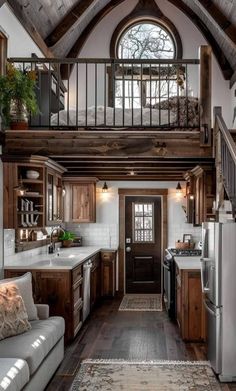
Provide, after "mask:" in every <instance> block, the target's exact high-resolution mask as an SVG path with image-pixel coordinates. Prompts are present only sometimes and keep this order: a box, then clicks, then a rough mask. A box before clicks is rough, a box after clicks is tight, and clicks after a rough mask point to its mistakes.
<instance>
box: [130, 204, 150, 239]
mask: <svg viewBox="0 0 236 391" xmlns="http://www.w3.org/2000/svg"><path fill="white" fill-rule="evenodd" d="M132 215H133V216H132V220H133V243H154V204H153V203H148V202H145V203H141V202H133V207H132Z"/></svg>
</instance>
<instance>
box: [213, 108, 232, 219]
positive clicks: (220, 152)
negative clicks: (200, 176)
mask: <svg viewBox="0 0 236 391" xmlns="http://www.w3.org/2000/svg"><path fill="white" fill-rule="evenodd" d="M214 118H215V125H214V142H215V145H214V151H215V160H216V194H217V196H216V210H218V209H219V207H220V206H221V204H222V201H223V199H224V189H225V191H226V193H227V196H228V198H229V200H230V201H231V204H232V213H233V216H234V217H235V216H236V145H235V141H234V140H233V137H232V136H231V134H230V131H229V129H228V128H227V126H226V124H225V122H224V119H223V117H222V108H221V107H215V108H214Z"/></svg>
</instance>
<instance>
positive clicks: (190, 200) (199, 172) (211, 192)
mask: <svg viewBox="0 0 236 391" xmlns="http://www.w3.org/2000/svg"><path fill="white" fill-rule="evenodd" d="M185 180H186V202H187V222H188V223H192V224H194V225H201V224H202V223H203V222H204V221H211V220H214V219H215V213H214V212H213V203H214V200H215V197H216V195H215V191H216V190H215V187H216V184H215V170H214V168H213V167H209V168H205V167H204V168H202V167H200V166H196V167H195V168H194V169H192V170H191V171H188V172H187V173H186V174H185Z"/></svg>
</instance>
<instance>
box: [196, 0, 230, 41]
mask: <svg viewBox="0 0 236 391" xmlns="http://www.w3.org/2000/svg"><path fill="white" fill-rule="evenodd" d="M198 1H199V3H200V4H201V5H202V6H203V7H204V8H205V9H206V10H207V12H208V13H209V14H210V15H211V16H212V17H213V18H214V20H215V22H216V23H217V24H218V26H219V27H220V28H221V30H223V31H224V32H225V34H226V35H227V36H228V37H229V38H230V39H231V41H232V42H234V43H235V44H236V27H235V26H234V25H233V24H232V23H231V22H230V21H229V19H228V18H227V17H226V16H225V15H224V14H223V13H222V11H221V10H220V9H219V8H218V7H217V6H216V5H215V4H214V3H213V2H212V1H209V0H198Z"/></svg>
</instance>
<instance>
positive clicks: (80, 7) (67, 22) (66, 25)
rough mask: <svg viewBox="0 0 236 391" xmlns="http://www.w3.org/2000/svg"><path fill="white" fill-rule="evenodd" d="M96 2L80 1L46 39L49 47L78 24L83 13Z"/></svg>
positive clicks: (91, 0) (89, 0)
mask: <svg viewBox="0 0 236 391" xmlns="http://www.w3.org/2000/svg"><path fill="white" fill-rule="evenodd" d="M93 1H94V0H80V1H77V3H76V5H75V6H74V7H73V8H72V9H71V10H70V11H69V12H68V14H67V15H65V17H64V18H63V19H62V20H61V21H60V22H59V23H58V25H57V26H56V27H55V28H54V30H53V31H52V32H51V33H50V34H49V35H48V36H47V37H46V39H45V43H46V45H47V46H48V47H50V46H53V45H55V44H56V43H57V42H58V41H59V40H60V39H61V38H62V37H63V35H65V34H66V32H67V31H68V30H69V29H70V28H71V27H72V26H73V25H74V24H75V23H76V22H77V20H78V19H79V18H80V17H81V16H82V15H83V13H84V12H85V11H86V10H87V9H88V8H89V6H90V5H91V4H92V3H93Z"/></svg>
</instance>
